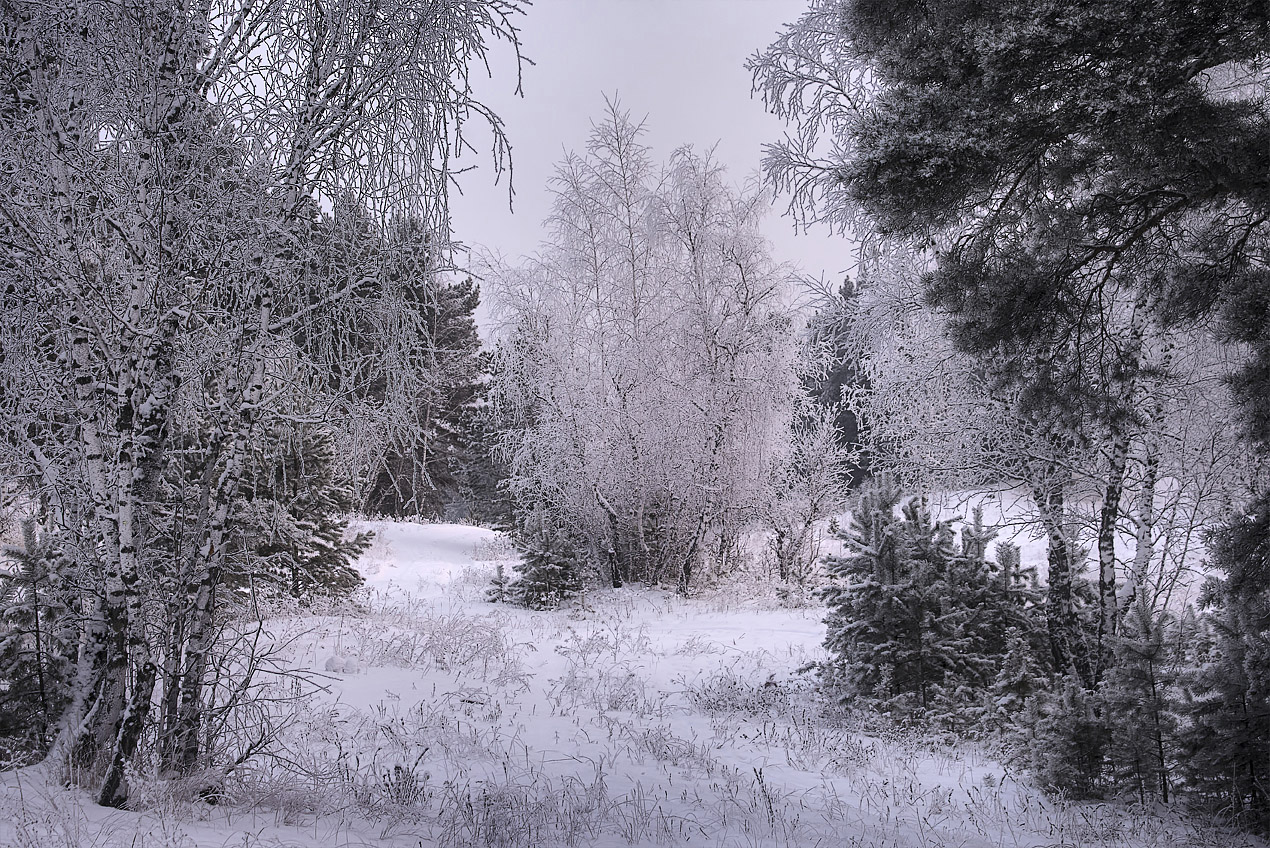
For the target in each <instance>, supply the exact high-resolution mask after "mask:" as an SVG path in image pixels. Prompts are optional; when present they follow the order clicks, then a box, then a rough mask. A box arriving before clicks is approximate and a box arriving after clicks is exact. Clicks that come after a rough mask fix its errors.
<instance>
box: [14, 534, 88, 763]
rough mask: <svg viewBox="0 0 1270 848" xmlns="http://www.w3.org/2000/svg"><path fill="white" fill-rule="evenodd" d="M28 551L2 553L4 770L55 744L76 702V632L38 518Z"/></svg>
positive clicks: (24, 547) (28, 538)
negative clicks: (72, 696) (72, 692)
mask: <svg viewBox="0 0 1270 848" xmlns="http://www.w3.org/2000/svg"><path fill="white" fill-rule="evenodd" d="M22 536H23V544H22V546H21V547H17V546H13V547H5V548H3V549H2V550H0V555H2V556H3V558H4V559H7V560H9V562H10V563H11V566H10V568H9V569H8V570H7V571H0V767H4V766H7V765H9V764H12V763H14V762H15V761H18V760H19V758H20V757H21V755H22V754H23V753H33V754H42V753H44V752H45V751H47V750H48V746H49V745H50V744H51V743H52V739H53V733H54V731H55V729H56V725H57V720H58V718H59V717H60V716H61V714H62V710H63V709H64V708H65V706H66V703H67V699H68V697H69V687H70V678H71V672H72V663H73V659H74V652H75V649H74V639H73V631H72V627H71V624H70V621H69V618H68V613H69V610H68V609H67V607H66V604H65V598H64V595H65V587H64V586H63V585H62V573H63V572H64V571H65V570H66V569H59V568H58V559H59V558H58V556H57V554H56V552H55V551H54V550H53V549H52V548H51V547H50V546H49V545H48V544H47V542H46V540H44V539H41V538H40V536H39V533H38V531H37V529H36V525H35V522H34V521H33V520H27V521H24V522H23V524H22Z"/></svg>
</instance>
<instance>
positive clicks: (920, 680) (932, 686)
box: [823, 478, 1036, 729]
mask: <svg viewBox="0 0 1270 848" xmlns="http://www.w3.org/2000/svg"><path fill="white" fill-rule="evenodd" d="M900 499H901V493H900V490H899V488H898V487H897V486H895V484H894V483H893V482H892V481H891V480H889V479H888V478H883V479H881V480H879V481H876V482H871V483H868V484H866V485H865V486H864V488H863V489H862V490H861V493H860V496H859V498H858V501H857V505H856V508H855V510H854V511H853V512H852V519H851V525H850V527H849V528H848V530H847V532H846V533H845V534H840V537H841V538H842V539H843V540H844V541H845V542H846V544H847V546H848V549H849V554H848V556H846V557H830V558H828V559H827V561H826V570H827V571H828V573H829V575H830V577H831V578H832V582H831V584H830V585H829V586H828V587H827V588H826V590H825V591H824V593H823V597H824V599H825V601H826V603H827V605H828V607H829V615H828V618H827V619H826V624H827V625H828V632H827V635H826V639H825V647H826V648H828V649H829V651H830V652H831V653H832V654H833V656H834V659H833V660H831V661H830V663H829V664H828V665H827V666H826V669H825V671H826V677H827V682H828V683H829V684H830V685H831V686H834V687H837V688H839V689H841V690H842V696H843V698H844V700H852V699H854V700H859V701H862V702H864V703H868V704H872V705H875V706H877V707H879V708H881V709H883V710H885V711H887V712H891V713H893V714H898V715H906V716H909V715H911V716H921V717H922V718H924V719H925V720H927V721H932V722H936V723H938V724H941V725H943V726H945V727H948V728H951V729H965V728H967V727H968V726H970V725H971V724H972V723H974V722H976V721H977V720H979V719H980V718H982V717H983V715H982V714H983V713H984V712H985V708H984V706H983V704H984V693H985V692H986V691H987V690H988V688H989V687H990V686H991V685H992V684H993V682H994V680H995V679H996V677H997V676H998V671H999V667H1000V662H1001V656H1002V653H1003V651H1004V650H1005V647H1006V639H1005V629H1006V628H1011V627H1012V628H1014V630H1015V631H1018V632H1026V631H1035V629H1036V627H1035V625H1034V624H1032V623H1031V619H1029V617H1028V615H1027V610H1026V608H1025V606H1024V603H1025V600H1026V598H1025V596H1024V595H1022V594H1021V593H1020V592H1019V591H1018V589H1017V587H1014V586H1013V585H1011V584H1010V583H1009V582H1003V581H1002V580H1001V579H1000V578H999V577H998V575H997V574H996V573H995V572H996V568H995V567H994V565H993V564H992V563H989V561H988V559H987V557H986V550H987V545H988V542H989V541H991V539H992V536H993V533H994V531H993V530H992V529H990V528H986V527H985V526H984V525H983V521H982V516H981V515H979V514H976V515H975V518H974V520H973V522H972V523H971V524H968V525H967V526H966V527H965V528H964V529H963V531H962V537H961V545H960V548H958V547H957V546H956V545H955V544H954V538H955V537H954V534H953V531H952V527H951V521H939V522H937V521H934V520H933V519H932V518H931V515H930V511H929V509H928V508H927V506H926V503H925V501H924V500H923V499H920V498H915V499H912V500H910V501H909V502H907V503H906V504H904V506H903V508H902V514H901V515H900V516H896V514H895V510H896V507H897V505H898V504H899V503H900ZM1011 580H1013V578H1011Z"/></svg>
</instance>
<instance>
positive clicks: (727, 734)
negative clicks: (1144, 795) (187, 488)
mask: <svg viewBox="0 0 1270 848" xmlns="http://www.w3.org/2000/svg"><path fill="white" fill-rule="evenodd" d="M371 529H374V530H375V531H376V533H377V538H376V541H375V543H374V547H373V548H372V550H371V551H370V552H369V553H368V554H367V555H366V556H365V557H364V558H363V560H362V563H361V567H362V569H363V572H364V573H365V575H366V578H367V589H366V596H365V599H364V603H363V605H362V607H361V608H360V609H359V610H348V609H346V610H344V611H343V612H332V613H330V614H325V615H299V614H295V613H292V614H288V615H279V616H276V617H273V618H271V619H270V620H269V621H268V624H267V631H268V638H269V639H271V640H272V641H273V643H274V644H278V645H283V646H285V653H286V658H287V660H288V661H289V663H290V664H291V665H292V666H294V667H297V668H302V669H307V670H310V671H311V673H312V674H311V677H312V679H311V681H310V682H306V681H305V680H303V679H300V678H294V679H289V680H288V681H287V682H286V683H285V685H280V686H279V687H278V689H277V693H276V694H277V695H278V701H277V702H276V704H275V706H274V709H273V716H274V719H275V720H276V721H277V722H278V728H279V730H278V733H279V736H278V740H277V745H276V748H275V750H274V752H273V753H271V754H270V755H267V756H263V757H261V758H259V759H258V760H256V761H254V763H253V764H252V765H251V766H250V767H249V768H248V769H246V770H244V771H242V772H241V773H240V774H238V775H237V776H235V777H234V778H232V779H231V780H230V781H228V782H227V783H226V786H225V793H224V797H221V798H217V799H214V800H215V801H216V803H214V804H213V803H208V802H207V801H203V800H195V799H191V798H190V797H187V795H188V793H186V795H183V794H182V793H181V791H180V788H179V787H175V788H174V787H172V786H170V785H158V784H153V785H147V784H146V782H145V781H144V779H143V778H141V777H136V776H134V797H138V798H140V799H141V800H140V802H139V805H140V807H141V808H140V809H139V810H137V811H115V810H105V809H102V808H99V807H95V806H93V805H92V804H91V802H90V801H89V799H88V798H87V797H86V796H84V795H83V794H81V793H79V792H77V791H74V790H66V789H62V788H60V787H58V786H56V785H54V784H52V783H51V782H50V781H49V780H48V779H47V778H46V776H45V775H44V772H43V771H42V770H41V769H40V768H38V767H37V768H32V769H26V770H23V771H19V772H14V773H7V774H3V775H0V809H3V810H4V811H5V815H3V816H0V846H9V845H16V846H24V848H25V847H26V846H31V847H32V848H33V847H34V846H41V848H42V846H60V847H61V848H77V847H78V846H164V848H168V847H169V846H170V848H178V846H179V847H180V848H195V847H197V848H212V846H215V848H230V846H243V848H257V847H258V846H259V848H264V846H295V848H300V846H305V847H306V848H307V846H322V848H345V847H347V848H351V847H352V846H431V845H442V846H497V847H498V848H504V846H506V848H512V846H574V845H577V846H587V845H594V846H627V845H636V846H654V845H704V846H799V847H801V846H818V845H819V846H835V848H838V847H839V846H844V847H845V846H853V848H866V847H867V848H901V847H902V846H932V848H933V846H947V848H953V846H957V848H980V846H984V847H985V848H986V846H994V847H995V848H1005V846H1010V847H1011V848H1024V846H1033V848H1041V846H1045V848H1060V846H1061V848H1076V846H1125V848H1129V846H1134V847H1135V848H1136V847H1137V846H1142V848H1147V846H1197V847H1198V846H1212V848H1234V846H1239V845H1248V846H1263V845H1264V843H1261V842H1258V841H1255V840H1252V839H1248V838H1245V837H1242V836H1236V835H1233V834H1230V833H1223V832H1216V831H1211V830H1207V829H1204V828H1202V827H1199V826H1196V825H1193V824H1190V823H1188V822H1187V821H1186V820H1185V819H1183V818H1181V817H1179V816H1177V815H1176V814H1175V813H1173V812H1171V811H1168V810H1158V809H1148V810H1143V809H1134V808H1131V807H1127V806H1121V805H1112V804H1065V803H1058V802H1054V801H1051V800H1047V799H1044V798H1043V797H1042V796H1041V795H1040V793H1038V792H1037V791H1035V790H1034V789H1033V788H1031V787H1030V786H1029V785H1027V783H1026V782H1025V781H1024V780H1023V778H1022V777H1021V776H1020V775H1018V774H1015V773H1013V772H1012V771H1010V770H1008V769H1006V768H1004V767H1003V766H1002V765H1000V764H999V763H997V762H994V761H993V760H991V759H989V758H988V757H986V756H985V755H983V754H980V753H977V752H975V751H973V750H970V749H968V748H965V747H962V748H960V749H955V748H951V747H945V746H941V745H940V744H938V743H937V741H934V740H921V739H914V738H908V737H905V736H903V735H902V734H886V735H884V736H881V737H878V736H868V735H865V734H862V733H860V732H858V731H857V730H853V729H851V728H850V727H848V726H846V725H844V723H843V722H841V721H836V720H834V719H833V718H832V717H831V716H828V715H826V714H825V711H824V710H823V709H822V707H821V706H820V705H819V704H818V702H817V701H816V699H815V697H814V693H813V685H812V684H813V681H812V679H811V678H810V676H809V675H806V674H800V673H799V669H800V668H803V667H805V666H806V665H807V664H808V663H810V662H812V661H814V660H816V659H818V658H819V657H820V656H821V649H820V647H819V645H820V641H821V638H822V635H823V626H822V624H821V623H820V618H821V616H822V611H821V610H819V609H808V610H788V609H779V608H777V607H776V606H775V605H774V604H772V603H770V602H768V601H766V600H764V596H763V593H762V592H758V591H755V592H752V593H749V594H747V593H746V592H745V591H744V590H743V589H741V588H737V587H732V588H724V589H719V590H716V591H713V592H711V593H708V594H707V595H706V596H705V597H702V598H695V599H686V598H683V597H680V596H678V595H675V594H673V593H669V592H663V591H658V590H648V589H626V590H616V591H612V590H610V591H601V592H597V593H595V594H593V595H591V596H589V597H588V600H587V602H586V603H585V604H577V605H574V606H573V607H571V608H569V609H565V610H560V611H555V612H530V611H527V610H521V609H517V608H512V607H508V606H504V605H497V604H490V603H488V602H486V601H485V600H484V593H485V589H486V586H487V585H488V583H489V580H490V578H491V577H492V576H493V574H494V570H495V567H496V564H497V563H499V562H502V564H503V565H504V567H507V568H510V565H511V563H512V559H511V557H512V553H511V550H510V547H509V546H508V544H507V542H506V540H505V539H503V538H502V537H500V536H499V535H498V534H496V533H494V532H492V531H488V530H483V529H480V528H474V527H466V526H456V525H427V526H420V525H413V524H405V523H379V522H377V523H374V524H372V525H371ZM312 684H316V688H315V687H314V686H313V685H312Z"/></svg>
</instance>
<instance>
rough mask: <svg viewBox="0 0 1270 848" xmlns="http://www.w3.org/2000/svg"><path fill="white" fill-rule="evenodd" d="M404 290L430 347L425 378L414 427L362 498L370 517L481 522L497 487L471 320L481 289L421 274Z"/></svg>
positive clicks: (483, 363)
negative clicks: (485, 504)
mask: <svg viewBox="0 0 1270 848" xmlns="http://www.w3.org/2000/svg"><path fill="white" fill-rule="evenodd" d="M417 273H419V274H420V277H419V278H418V279H415V280H413V281H412V282H411V283H410V285H409V288H408V291H409V294H410V297H409V300H410V302H411V304H412V306H413V307H414V309H415V310H416V311H417V312H418V317H419V320H420V321H421V323H422V325H423V327H424V329H425V332H426V335H427V338H428V339H429V344H430V347H429V349H428V350H426V351H422V352H421V358H420V361H419V362H418V363H415V364H414V367H417V368H420V369H422V370H423V371H424V373H425V374H426V375H427V377H428V382H429V385H428V388H427V390H426V391H424V392H423V393H422V395H421V396H420V397H419V398H418V399H417V402H416V404H415V409H414V413H413V414H414V417H415V422H414V427H413V429H412V430H411V431H410V432H409V434H408V436H407V437H405V438H404V439H403V440H401V441H399V443H398V444H396V445H395V446H394V447H393V449H392V450H391V451H390V452H389V453H388V455H387V456H386V457H385V458H384V461H383V466H382V468H381V469H380V470H379V472H378V474H377V475H376V477H375V479H374V481H373V483H372V485H371V488H370V492H369V494H368V495H367V498H366V503H367V508H368V509H370V510H371V511H372V512H377V513H382V514H387V515H397V516H419V515H423V516H429V517H433V518H447V519H450V520H458V519H470V518H485V517H486V516H485V515H484V514H483V512H484V511H483V510H482V498H483V497H485V496H488V495H489V494H491V493H492V490H493V489H494V488H495V487H496V486H497V482H498V481H497V479H496V478H497V473H498V472H497V466H496V465H494V464H493V463H492V462H491V461H490V454H489V449H488V445H487V444H486V441H487V440H488V439H489V437H490V435H491V434H490V433H489V432H488V431H487V430H486V428H485V424H486V423H487V422H486V420H485V418H484V417H483V416H482V414H481V412H480V408H481V406H482V405H483V403H484V394H485V384H486V368H487V365H488V362H487V359H486V358H485V357H482V356H481V351H480V348H481V341H480V337H479V336H478V335H477V331H476V322H475V319H474V317H473V316H474V313H475V311H476V308H477V306H478V304H479V303H480V287H479V286H478V285H477V284H476V283H475V282H474V281H473V280H472V279H471V278H470V277H469V278H466V279H464V280H462V281H460V282H456V283H450V284H440V283H437V282H436V281H435V280H433V279H432V278H431V277H429V276H424V275H423V271H422V270H420V271H417Z"/></svg>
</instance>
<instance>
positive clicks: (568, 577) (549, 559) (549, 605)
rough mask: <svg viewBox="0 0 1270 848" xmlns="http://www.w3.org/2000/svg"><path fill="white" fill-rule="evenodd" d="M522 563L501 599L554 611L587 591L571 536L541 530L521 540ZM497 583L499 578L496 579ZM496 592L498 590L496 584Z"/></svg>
mask: <svg viewBox="0 0 1270 848" xmlns="http://www.w3.org/2000/svg"><path fill="white" fill-rule="evenodd" d="M516 547H517V549H518V550H519V551H520V556H521V561H520V562H519V563H518V564H517V565H516V566H515V571H516V575H515V577H513V578H512V579H511V580H510V581H509V582H506V583H505V584H504V585H503V587H502V589H501V595H502V597H504V598H505V599H506V600H507V601H508V602H510V603H513V604H517V605H519V606H522V607H527V608H529V609H534V610H543V609H554V608H556V607H558V606H560V605H561V604H563V603H564V602H565V601H567V600H569V599H570V598H572V597H574V596H575V595H577V594H578V593H580V592H581V591H582V590H583V588H584V587H585V581H584V567H583V562H582V559H581V558H580V556H579V555H578V552H577V549H576V547H574V546H573V545H572V544H571V543H570V540H569V539H568V537H567V535H566V534H564V533H563V532H561V531H559V530H554V529H552V528H549V527H538V528H535V529H532V530H530V531H529V532H527V533H525V534H523V535H521V536H520V537H518V539H517V545H516ZM496 580H497V578H496ZM491 588H492V589H493V590H495V591H497V590H498V584H497V583H495V585H494V586H493V587H491Z"/></svg>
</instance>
